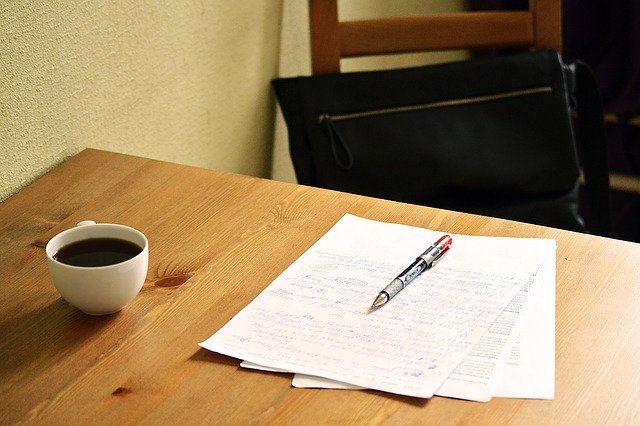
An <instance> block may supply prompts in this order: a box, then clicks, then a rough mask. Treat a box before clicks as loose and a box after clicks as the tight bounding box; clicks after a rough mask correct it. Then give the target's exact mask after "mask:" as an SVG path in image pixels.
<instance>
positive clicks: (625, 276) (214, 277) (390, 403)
mask: <svg viewBox="0 0 640 426" xmlns="http://www.w3.org/2000/svg"><path fill="white" fill-rule="evenodd" d="M347 212H348V213H352V214H356V215H361V216H364V217H367V218H371V219H376V220H386V221H394V222H401V223H405V224H409V225H414V226H422V227H426V228H431V229H436V230H440V231H446V232H453V233H466V234H472V235H500V236H517V237H544V238H554V239H556V240H557V243H558V255H557V309H556V312H557V337H556V344H557V348H556V398H555V399H554V400H553V401H536V400H518V399H512V400H511V399H493V400H492V401H491V402H489V403H486V404H479V403H471V402H466V401H459V400H454V399H448V398H440V397H435V398H432V399H431V400H422V399H416V398H409V397H402V396H397V395H390V394H385V393H381V392H376V391H336V390H308V389H294V388H292V387H291V385H290V381H291V376H290V375H281V374H275V373H262V372H253V371H246V370H243V369H241V368H240V367H239V366H238V361H237V360H235V359H232V358H228V357H224V356H222V355H218V354H215V353H211V352H208V351H205V350H202V349H200V348H199V347H198V346H197V343H198V342H200V341H202V340H204V339H205V338H207V337H208V336H210V335H211V334H212V333H213V332H214V331H216V330H217V329H218V328H220V327H221V326H222V325H223V324H225V322H226V321H228V320H229V319H230V318H232V317H233V316H234V315H235V314H236V313H237V312H238V311H239V310H240V309H241V308H242V307H244V306H245V305H246V304H247V303H249V302H250V301H251V300H252V299H253V298H254V297H255V296H256V295H257V294H258V293H259V292H260V291H261V290H262V289H264V288H265V287H266V286H267V285H268V284H269V283H270V282H271V281H272V280H273V279H274V278H275V277H276V276H277V275H278V274H279V273H280V272H282V271H283V270H284V269H285V268H286V267H287V266H288V265H289V264H290V263H291V262H293V261H294V260H295V259H296V258H297V257H298V256H300V255H301V254H302V253H303V252H304V251H305V250H306V249H307V248H308V247H309V246H310V245H311V244H313V243H314V242H315V241H316V240H317V239H318V238H319V237H320V236H321V235H322V234H323V233H324V232H326V231H327V230H328V229H329V228H330V227H331V226H332V225H333V224H334V223H335V222H336V221H337V220H338V219H339V218H340V217H342V215H343V214H345V213H347ZM85 219H92V220H96V221H98V222H115V223H124V224H127V225H131V226H134V227H136V228H138V229H140V230H141V231H143V232H144V233H145V234H146V235H147V237H148V238H149V242H150V269H149V274H148V277H147V281H146V282H145V284H144V287H143V290H142V292H141V293H140V294H139V295H138V296H137V297H136V299H135V300H134V301H133V302H132V303H131V304H130V305H129V306H127V307H126V308H125V309H123V310H122V311H121V312H119V313H117V314H114V315H110V316H106V317H91V316H88V315H85V314H82V313H81V312H79V311H78V310H76V309H74V308H72V307H71V306H69V305H68V304H67V303H66V302H64V301H63V300H62V299H61V298H60V296H59V295H58V294H57V292H56V291H55V289H54V287H53V284H52V283H51V280H50V278H49V275H48V272H47V270H46V263H45V257H44V249H43V245H44V244H45V243H46V241H48V239H49V238H51V237H52V236H53V235H55V234H56V233H57V232H59V231H61V230H64V229H66V228H68V227H71V226H73V225H74V224H75V223H77V222H79V221H81V220H85ZM0 239H1V244H0V262H1V265H2V289H1V290H0V336H1V338H0V395H2V398H0V423H2V424H13V423H17V422H27V423H38V424H43V423H44V424H50V423H70V422H71V423H120V422H124V423H139V422H144V423H179V422H186V423H233V424H246V423H252V424H255V423H287V424H308V423H332V424H351V423H374V424H375V423H391V424H429V423H432V424H460V423H464V424H504V423H527V424H549V423H558V424H566V423H571V424H585V423H590V424H593V423H597V424H605V423H616V424H632V423H638V421H639V420H640V406H639V405H638V403H637V401H638V400H640V390H639V389H640V369H639V368H638V361H637V360H638V359H640V304H639V303H638V300H640V273H639V268H638V264H637V262H638V259H640V245H638V244H633V243H627V242H623V241H616V240H611V239H606V238H600V237H593V236H589V235H582V234H577V233H572V232H567V231H560V230H556V229H551V228H544V227H539V226H534V225H527V224H521V223H516V222H509V221H504V220H499V219H493V218H488V217H481V216H473V215H467V214H462V213H456V212H448V211H443V210H437V209H431V208H427V207H419V206H413V205H408V204H402V203H395V202H390V201H383V200H377V199H373V198H367V197H361V196H356V195H350V194H344V193H339V192H335V191H327V190H321V189H315V188H309V187H304V186H298V185H293V184H287V183H281V182H274V181H269V180H263V179H258V178H252V177H246V176H239V175H234V174H230V173H222V172H217V171H209V170H203V169H197V168H193V167H187V166H181V165H176V164H171V163H164V162H159V161H154V160H149V159H143V158H136V157H131V156H126V155H121V154H114V153H108V152H103V151H96V150H86V151H83V152H82V153H81V154H79V155H78V156H76V157H74V158H72V159H70V160H69V161H67V162H66V163H64V164H62V165H61V166H59V167H58V168H56V169H55V170H53V171H52V172H50V173H49V174H47V175H45V176H44V177H43V178H41V179H39V180H38V181H36V182H35V183H33V184H31V185H30V186H28V187H26V188H25V189H24V190H22V191H21V192H20V193H18V194H17V195H15V196H14V197H12V198H10V199H8V200H6V201H5V202H4V203H2V205H0Z"/></svg>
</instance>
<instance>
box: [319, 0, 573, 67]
mask: <svg viewBox="0 0 640 426" xmlns="http://www.w3.org/2000/svg"><path fill="white" fill-rule="evenodd" d="M561 9H562V7H561V0H531V1H530V7H529V10H520V11H488V12H460V13H452V14H444V15H422V16H412V17H399V18H384V19H374V20H360V21H339V20H338V5H337V0H309V17H310V27H311V63H312V72H313V74H314V75H322V74H336V73H339V72H340V58H348V57H358V56H371V55H380V54H390V53H407V52H419V51H433V50H454V49H482V48H490V47H494V48H495V47H500V48H531V49H534V50H555V51H557V52H561V51H562V14H561Z"/></svg>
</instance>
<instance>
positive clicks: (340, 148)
mask: <svg viewBox="0 0 640 426" xmlns="http://www.w3.org/2000/svg"><path fill="white" fill-rule="evenodd" d="M552 91H553V88H552V87H551V86H540V87H533V88H530V89H522V90H512V91H509V92H502V93H496V94H492V95H484V96H475V97H470V98H461V99H449V100H445V101H435V102H428V103H423V104H417V105H405V106H399V107H392V108H380V109H372V110H368V111H359V112H351V113H346V114H320V115H318V117H317V119H318V124H320V125H324V127H325V130H326V132H327V136H328V137H329V142H330V144H331V151H332V153H333V158H334V159H335V161H336V164H337V165H338V167H340V168H341V169H342V170H350V169H351V168H352V167H353V154H352V153H351V150H350V149H349V146H348V145H347V144H346V143H345V142H344V138H343V137H342V136H341V135H340V132H339V131H338V128H337V127H336V126H335V124H334V122H335V121H341V120H352V119H357V118H364V117H372V116H376V115H384V114H392V113H397V112H412V111H421V110H426V109H433V108H442V107H451V106H458V105H471V104H477V103H481V102H490V101H497V100H501V99H509V98H516V97H520V96H529V95H536V94H539V93H550V92H552Z"/></svg>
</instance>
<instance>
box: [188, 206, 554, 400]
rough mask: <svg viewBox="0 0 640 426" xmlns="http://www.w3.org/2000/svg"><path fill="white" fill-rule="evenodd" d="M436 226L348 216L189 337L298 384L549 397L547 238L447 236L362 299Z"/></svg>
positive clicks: (419, 393) (550, 243)
mask: <svg viewBox="0 0 640 426" xmlns="http://www.w3.org/2000/svg"><path fill="white" fill-rule="evenodd" d="M441 235H442V234H441V233H439V232H434V231H430V230H427V229H422V228H416V227H410V226H406V225H400V224H392V223H383V222H377V221H372V220H368V219H362V218H359V217H356V216H352V215H346V216H345V217H343V218H342V219H341V220H340V221H339V222H338V223H337V224H336V225H335V226H334V227H333V228H332V229H331V230H330V231H329V232H327V233H326V234H325V235H324V236H323V237H322V238H321V239H320V240H318V241H317V242H316V243H315V244H314V245H313V246H312V247H311V248H309V250H307V252H305V253H304V254H303V255H302V256H301V257H300V258H299V259H297V260H296V261H295V262H294V263H293V264H292V265H291V266H290V267H289V268H287V269H286V270H285V271H284V272H283V273H282V274H281V275H280V276H279V277H278V278H276V280H274V281H273V283H271V284H270V285H269V286H268V287H267V288H266V289H265V290H264V291H263V292H262V293H261V294H260V295H259V296H258V297H256V299H254V300H253V301H252V302H251V303H250V304H249V305H247V306H246V307H245V308H244V309H243V310H242V311H240V312H239V313H238V314H237V315H236V316H235V317H234V318H233V319H232V320H231V321H229V322H228V323H227V324H226V325H225V326H224V327H222V328H221V329H220V330H219V331H217V332H216V333H215V334H214V335H213V336H211V337H210V338H209V339H207V340H206V341H204V342H202V343H201V344H200V345H201V346H202V347H204V348H206V349H209V350H212V351H215V352H219V353H222V354H225V355H229V356H232V357H235V358H238V359H241V360H245V362H243V365H244V366H248V367H253V368H260V369H268V370H271V371H282V372H290V373H297V374H296V375H295V376H294V381H293V384H294V386H299V387H333V388H370V389H377V390H381V391H385V392H393V393H398V394H403V395H409V396H416V397H423V398H429V397H431V396H433V395H434V394H437V395H441V396H450V397H456V398H464V399H471V400H476V401H488V400H489V399H491V397H492V396H502V397H519V398H546V399H551V398H553V394H554V356H555V354H554V352H555V351H554V342H555V251H556V245H555V241H554V240H546V239H521V238H495V237H472V236H465V235H452V237H453V245H452V248H451V250H449V252H448V253H447V254H446V255H445V256H444V257H443V258H442V259H441V260H440V262H439V263H438V264H437V265H436V266H435V267H433V268H432V269H429V270H427V271H425V272H424V273H423V274H422V275H420V276H419V277H418V278H416V279H415V280H414V281H413V282H412V283H411V284H410V285H409V286H408V287H407V288H405V289H404V290H403V291H401V292H400V293H399V294H398V295H397V296H396V297H395V298H393V299H392V300H391V301H390V302H389V303H387V304H386V305H384V306H382V307H380V308H379V309H371V304H372V302H373V299H374V298H375V296H376V295H377V294H378V292H379V291H380V290H382V289H383V288H384V287H385V286H386V285H387V284H388V283H389V282H390V281H391V280H392V279H393V278H394V277H395V276H397V275H398V274H399V273H400V272H401V271H402V270H404V268H405V267H406V266H408V265H409V264H410V263H411V262H413V260H414V259H415V258H416V257H417V256H418V255H420V254H421V253H422V252H423V251H424V250H425V249H426V248H427V247H428V246H429V245H430V244H431V243H432V242H433V241H435V240H436V239H437V238H439V237H440V236H441Z"/></svg>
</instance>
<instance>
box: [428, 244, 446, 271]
mask: <svg viewBox="0 0 640 426" xmlns="http://www.w3.org/2000/svg"><path fill="white" fill-rule="evenodd" d="M450 247H451V246H446V247H445V248H444V249H443V250H442V251H441V252H440V254H438V255H437V256H436V257H434V258H433V262H431V266H433V264H434V263H436V262H437V261H438V260H440V258H441V257H442V256H444V254H445V253H446V252H448V251H449V248H450Z"/></svg>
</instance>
